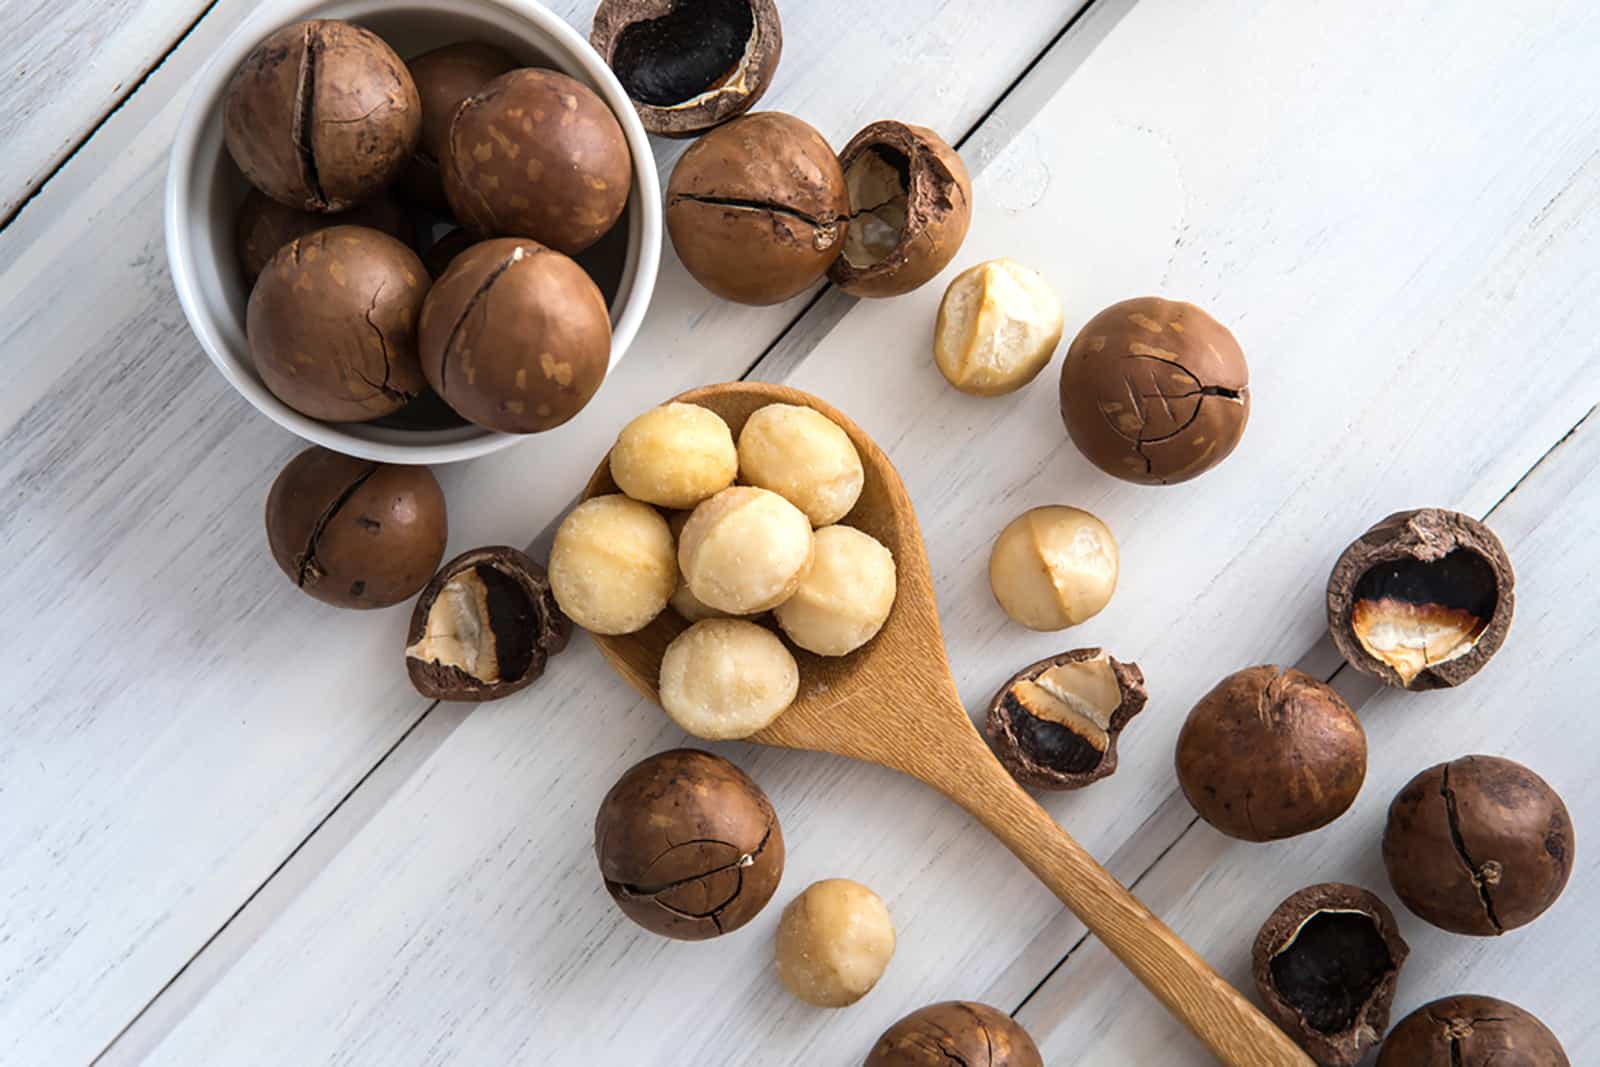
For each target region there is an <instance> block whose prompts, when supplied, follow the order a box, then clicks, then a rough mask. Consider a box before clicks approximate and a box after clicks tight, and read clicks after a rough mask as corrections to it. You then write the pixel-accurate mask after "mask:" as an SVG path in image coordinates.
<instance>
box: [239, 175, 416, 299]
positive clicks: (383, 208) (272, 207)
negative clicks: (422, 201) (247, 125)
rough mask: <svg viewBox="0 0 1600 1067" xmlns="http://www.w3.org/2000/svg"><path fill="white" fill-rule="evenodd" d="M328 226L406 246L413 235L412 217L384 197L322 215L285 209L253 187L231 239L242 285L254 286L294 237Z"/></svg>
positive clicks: (398, 204) (240, 207)
mask: <svg viewBox="0 0 1600 1067" xmlns="http://www.w3.org/2000/svg"><path fill="white" fill-rule="evenodd" d="M329 226H365V227H366V228H367V229H369V230H380V231H382V232H383V233H386V234H388V235H389V236H390V237H393V238H394V239H395V240H397V241H399V242H401V243H402V244H406V245H409V244H410V243H411V240H412V237H413V236H414V228H413V226H412V224H411V217H410V216H409V215H407V214H406V210H405V208H403V207H401V206H400V201H398V200H396V199H395V198H394V197H392V196H389V195H387V194H381V193H380V194H379V195H378V196H375V197H373V198H372V199H371V200H368V201H367V202H366V203H364V204H361V205H359V206H357V207H353V208H351V209H350V210H349V211H341V212H340V213H339V214H337V215H323V214H318V213H316V212H312V211H298V210H296V209H294V208H292V207H285V206H283V205H282V204H280V203H278V202H277V201H276V200H274V199H272V198H271V197H269V196H267V195H266V194H265V193H263V192H262V191H261V190H260V189H254V188H252V189H251V190H250V191H249V192H248V193H246V194H245V198H244V203H242V204H240V205H239V214H238V216H237V218H236V219H235V221H234V239H235V243H236V245H237V248H238V253H239V269H240V271H241V272H242V273H243V275H244V281H245V285H246V286H247V287H248V286H253V285H255V283H256V278H258V277H260V275H261V272H262V271H263V270H264V269H266V266H267V264H268V263H270V262H271V261H272V257H273V256H274V255H276V254H277V251H278V249H280V248H282V247H283V246H284V245H286V244H288V243H289V242H290V241H293V240H294V239H295V238H297V237H305V236H308V235H310V234H313V233H316V232H317V231H318V230H325V229H327V228H328V227H329Z"/></svg>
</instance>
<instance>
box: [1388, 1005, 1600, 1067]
mask: <svg viewBox="0 0 1600 1067" xmlns="http://www.w3.org/2000/svg"><path fill="white" fill-rule="evenodd" d="M1376 1067H1572V1061H1571V1060H1569V1059H1567V1053H1566V1050H1565V1049H1563V1048H1562V1047H1561V1042H1560V1041H1558V1040H1557V1039H1556V1035H1555V1034H1553V1033H1551V1032H1550V1028H1549V1027H1548V1026H1546V1025H1545V1024H1544V1023H1542V1022H1540V1021H1539V1020H1538V1019H1537V1018H1536V1017H1535V1016H1534V1015H1533V1014H1532V1013H1530V1012H1526V1011H1523V1010H1522V1009H1521V1008H1519V1007H1517V1006H1516V1005H1515V1004H1511V1003H1508V1002H1507V1001H1504V1000H1500V999H1498V998H1495V997H1483V996H1472V995H1467V996H1455V997H1441V998H1440V999H1438V1000H1435V1001H1433V1002H1432V1003H1431V1004H1424V1005H1423V1006H1422V1007H1420V1008H1418V1009H1417V1010H1416V1011H1414V1012H1412V1013H1411V1014H1410V1015H1407V1016H1406V1017H1405V1018H1404V1019H1401V1020H1400V1023H1399V1025H1398V1026H1396V1027H1395V1028H1394V1030H1393V1031H1391V1032H1390V1034H1389V1037H1388V1039H1387V1040H1385V1041H1384V1043H1383V1050H1382V1051H1381V1052H1379V1053H1378V1062H1377V1065H1376Z"/></svg>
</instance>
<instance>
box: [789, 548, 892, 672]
mask: <svg viewBox="0 0 1600 1067" xmlns="http://www.w3.org/2000/svg"><path fill="white" fill-rule="evenodd" d="M813 539H814V541H815V551H814V554H813V558H812V561H811V566H810V567H809V568H807V570H806V572H805V575H804V576H803V577H802V578H801V579H800V587H799V588H798V589H796V590H795V591H794V595H793V596H791V597H790V598H789V599H788V600H785V601H784V602H783V603H782V604H779V605H778V606H777V607H776V608H775V609H774V610H773V615H774V616H775V617H776V618H777V620H778V625H779V626H780V627H782V628H783V632H784V633H785V634H786V635H788V638H789V640H791V641H793V642H794V643H795V644H797V645H799V646H800V647H801V648H803V649H805V650H806V651H807V652H815V653H816V654H817V655H819V656H845V655H849V654H850V653H851V652H854V651H855V650H856V649H858V648H860V647H861V646H862V645H864V644H866V643H867V642H868V641H871V640H872V639H873V638H874V637H876V636H877V634H878V631H879V630H881V629H883V624H884V623H885V622H887V621H888V619H889V612H890V610H891V609H893V607H894V594H895V568H894V556H893V555H891V554H890V552H889V550H888V549H887V548H884V547H883V545H881V544H879V543H878V542H877V541H876V540H875V539H874V538H872V537H871V536H869V535H868V534H864V533H862V532H861V531H860V530H857V529H853V528H852V527H849V526H824V527H823V528H822V529H820V530H818V531H816V533H815V534H814V535H813Z"/></svg>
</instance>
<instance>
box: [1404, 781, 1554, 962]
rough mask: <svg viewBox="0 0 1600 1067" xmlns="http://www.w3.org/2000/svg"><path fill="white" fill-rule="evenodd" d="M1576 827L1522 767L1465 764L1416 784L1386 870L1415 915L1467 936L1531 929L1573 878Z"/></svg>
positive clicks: (1408, 792)
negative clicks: (1522, 928) (1533, 922)
mask: <svg viewBox="0 0 1600 1067" xmlns="http://www.w3.org/2000/svg"><path fill="white" fill-rule="evenodd" d="M1575 848H1576V841H1575V839H1574V835H1573V828H1572V818H1571V816H1570V815H1569V814H1568V813H1567V806H1566V805H1565V804H1564V803H1562V801H1561V797H1560V796H1558V795H1557V794H1556V791H1555V790H1554V789H1552V788H1550V784H1549V783H1548V782H1546V781H1545V780H1544V779H1543V778H1540V777H1539V776H1538V775H1537V774H1534V773H1533V772H1532V771H1530V770H1529V769H1528V768H1526V767H1524V766H1522V765H1521V764H1520V763H1514V762H1512V761H1511V760H1508V759H1501V758H1499V757H1497V756H1464V757H1462V758H1461V759H1458V760H1452V761H1451V762H1449V763H1441V764H1438V765H1437V766H1434V767H1430V768H1428V769H1427V770H1425V771H1423V772H1422V773H1421V774H1419V775H1417V776H1416V777H1415V778H1413V779H1412V780H1411V781H1410V782H1409V783H1407V785H1406V786H1405V788H1404V789H1402V790H1400V792H1399V793H1398V794H1397V795H1396V796H1395V798H1394V801H1393V803H1391V804H1390V805H1389V821H1388V824H1387V825H1386V826H1385V827H1384V831H1383V864H1384V867H1385V868H1387V870H1388V872H1389V882H1390V884H1391V885H1393V886H1394V891H1395V893H1396V895H1398V896H1399V897H1400V900H1401V902H1402V903H1403V904H1405V906H1406V907H1407V908H1410V909H1411V911H1413V912H1414V913H1416V914H1417V915H1418V916H1419V917H1421V918H1423V919H1426V920H1427V921H1428V922H1430V923H1432V924H1433V925H1435V926H1437V927H1439V928H1441V929H1444V930H1449V931H1450V932H1452V933H1457V934H1473V935H1476V936H1479V937H1490V936H1494V935H1497V934H1503V933H1505V932H1506V931H1507V930H1515V929H1516V928H1517V927H1519V926H1525V925H1527V924H1528V923H1531V922H1532V921H1533V920H1535V919H1537V918H1538V917H1539V916H1541V915H1543V914H1544V913H1545V912H1546V911H1547V910H1549V908H1550V906H1551V905H1552V904H1554V903H1555V902H1556V900H1557V899H1558V898H1559V897H1560V896H1561V892H1562V890H1563V889H1565V888H1566V885H1567V878H1568V876H1569V875H1571V873H1572V863H1573V853H1574V850H1575Z"/></svg>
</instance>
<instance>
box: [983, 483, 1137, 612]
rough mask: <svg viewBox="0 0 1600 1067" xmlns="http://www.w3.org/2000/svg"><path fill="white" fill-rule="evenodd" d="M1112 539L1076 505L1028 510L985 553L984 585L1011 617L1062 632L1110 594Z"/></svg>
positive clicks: (1114, 565)
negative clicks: (985, 573) (986, 566)
mask: <svg viewBox="0 0 1600 1067" xmlns="http://www.w3.org/2000/svg"><path fill="white" fill-rule="evenodd" d="M1119 566H1120V564H1119V556H1118V553H1117V541H1116V538H1114V537H1112V536H1111V531H1110V530H1109V529H1107V528H1106V524H1105V523H1103V522H1101V521H1100V520H1099V519H1097V518H1095V517H1094V516H1093V515H1091V514H1089V513H1088V512H1087V511H1084V510H1082V509H1081V508H1069V507H1064V506H1060V505H1053V506H1049V507H1040V508H1033V509H1031V510H1029V511H1025V512H1023V513H1022V514H1021V515H1019V516H1018V517H1017V518H1015V519H1013V520H1012V521H1011V523H1010V525H1008V526H1007V527H1006V528H1005V529H1004V530H1001V531H1000V536H999V537H997V538H995V542H994V548H993V550H992V551H991V552H990V553H989V589H990V591H991V592H992V593H994V598H995V601H996V602H997V603H998V604H999V605H1000V608H1001V610H1002V611H1004V612H1005V613H1006V614H1007V615H1008V616H1010V618H1011V621H1012V622H1015V623H1017V624H1018V625H1021V626H1026V627H1027V628H1028V629H1030V630H1042V631H1043V630H1065V629H1066V628H1067V627H1069V626H1076V625H1078V624H1079V623H1080V622H1084V621H1086V620H1088V619H1091V618H1093V617H1094V616H1096V615H1098V614H1100V612H1101V611H1103V610H1104V609H1105V606H1106V605H1107V604H1109V603H1110V602H1111V594H1112V593H1114V592H1116V588H1117V572H1118V569H1119Z"/></svg>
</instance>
